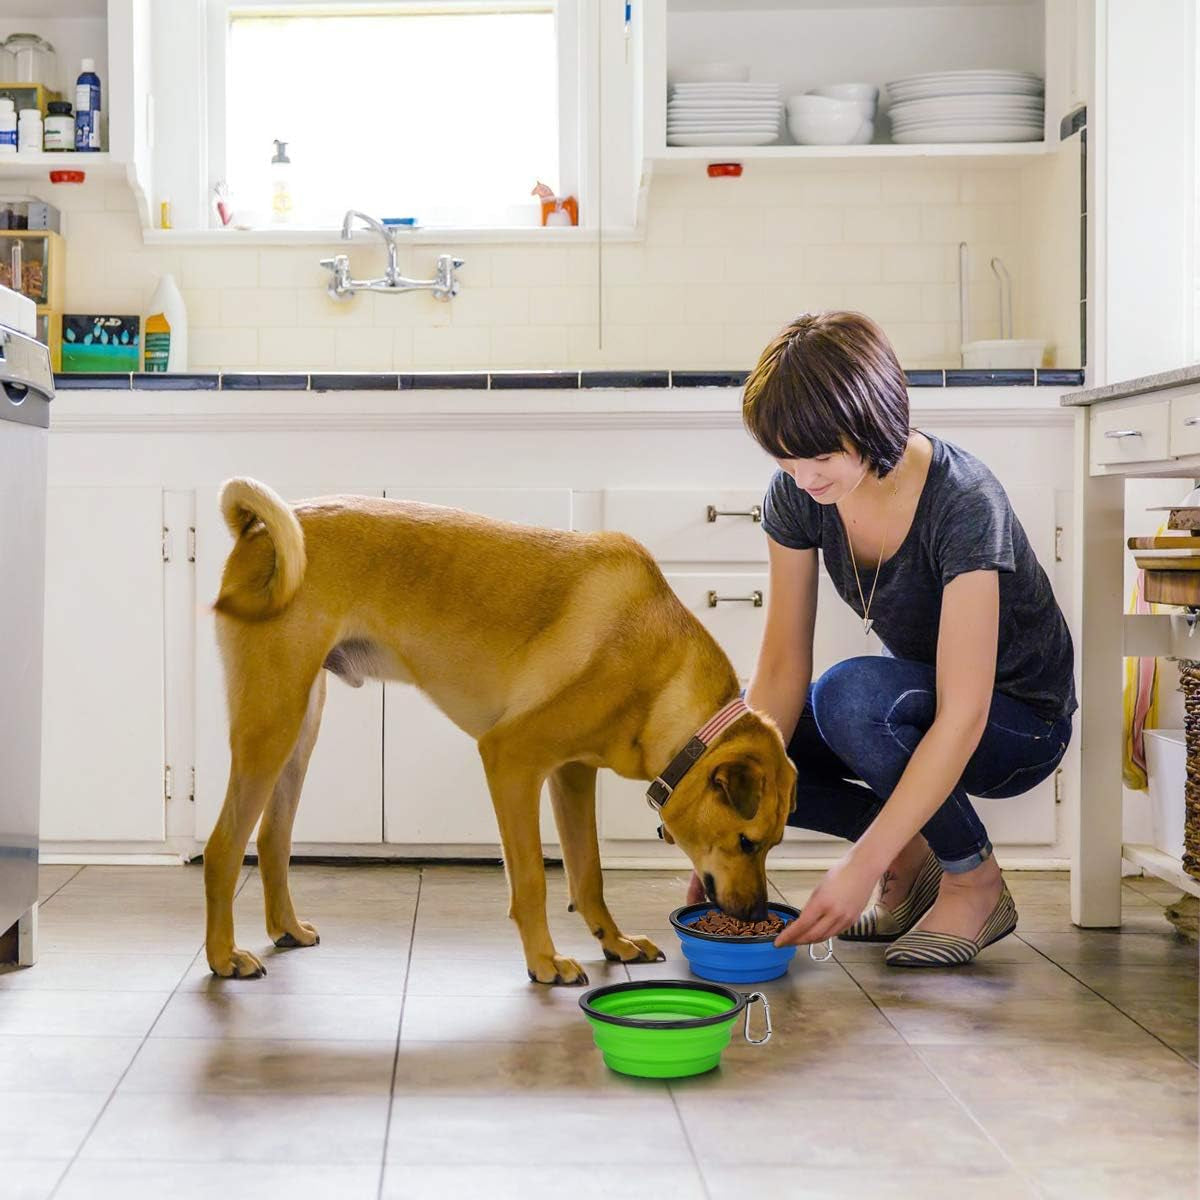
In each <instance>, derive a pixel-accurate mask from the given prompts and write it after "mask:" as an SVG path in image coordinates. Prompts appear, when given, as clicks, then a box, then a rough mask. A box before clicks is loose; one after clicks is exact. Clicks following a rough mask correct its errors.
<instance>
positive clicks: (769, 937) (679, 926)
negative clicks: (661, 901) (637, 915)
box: [671, 901, 800, 983]
mask: <svg viewBox="0 0 1200 1200" xmlns="http://www.w3.org/2000/svg"><path fill="white" fill-rule="evenodd" d="M713 908H714V906H713V905H712V904H710V903H709V902H708V901H704V902H702V903H700V904H685V905H684V906H683V908H677V909H676V910H675V911H674V912H673V913H672V914H671V927H672V928H673V929H674V930H675V932H676V934H677V935H678V936H679V941H680V944H681V945H682V947H683V956H684V958H686V959H687V960H688V966H689V967H691V969H692V974H693V975H699V976H700V978H701V979H713V980H716V981H717V982H719V983H763V982H765V981H766V980H768V979H778V978H779V976H780V975H783V974H785V973H786V972H787V969H788V964H789V963H790V962H791V961H792V959H793V958H794V957H795V955H796V947H795V946H776V945H775V938H776V936H777V935H776V934H772V933H764V934H760V935H759V936H758V937H726V936H723V935H721V934H716V933H701V932H700V931H699V930H697V929H693V928H692V926H693V925H694V924H695V923H696V922H697V921H698V920H700V918H701V917H702V916H704V914H705V913H710V912H712V911H713ZM767 909H768V911H769V912H772V913H774V914H775V915H776V916H777V917H782V918H783V920H784V921H785V922H787V921H794V920H795V919H796V918H797V917H798V916H799V915H800V910H799V909H798V908H793V907H792V906H791V905H790V904H768V905H767Z"/></svg>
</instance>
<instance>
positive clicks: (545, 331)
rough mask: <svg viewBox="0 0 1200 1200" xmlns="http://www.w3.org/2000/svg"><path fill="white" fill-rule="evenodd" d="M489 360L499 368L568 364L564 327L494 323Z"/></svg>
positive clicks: (565, 330)
mask: <svg viewBox="0 0 1200 1200" xmlns="http://www.w3.org/2000/svg"><path fill="white" fill-rule="evenodd" d="M490 361H491V362H492V363H493V364H494V365H496V366H498V367H523V366H527V365H528V364H529V363H537V364H539V366H540V365H545V366H548V367H558V366H566V365H567V326H565V325H541V326H536V327H535V326H533V325H493V326H492V341H491V359H490Z"/></svg>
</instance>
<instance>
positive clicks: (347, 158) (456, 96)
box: [209, 0, 577, 229]
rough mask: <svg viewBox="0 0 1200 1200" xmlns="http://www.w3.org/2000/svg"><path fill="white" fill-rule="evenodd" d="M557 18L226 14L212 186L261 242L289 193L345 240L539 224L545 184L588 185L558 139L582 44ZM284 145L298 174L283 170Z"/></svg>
mask: <svg viewBox="0 0 1200 1200" xmlns="http://www.w3.org/2000/svg"><path fill="white" fill-rule="evenodd" d="M561 7H564V8H569V7H570V6H567V5H562V6H561ZM559 8H560V5H559V4H556V3H554V2H553V0H542V2H535V3H495V2H491V3H489V2H485V0H460V2H457V3H449V2H441V3H439V2H436V0H435V2H433V3H410V4H400V3H390V4H361V3H359V4H352V3H328V2H326V3H320V4H316V3H308V4H306V3H303V2H297V0H291V2H290V3H283V2H280V3H277V4H276V3H268V4H261V3H260V4H256V5H253V6H243V5H238V4H236V3H231V2H228V0H215V2H214V4H213V10H212V23H211V24H210V42H209V57H210V81H211V82H212V83H213V84H214V85H215V86H213V87H212V88H211V90H210V109H209V127H210V175H211V178H212V180H213V181H215V180H216V179H219V178H223V179H224V180H225V181H226V183H227V185H228V187H229V191H230V201H231V204H232V207H233V210H234V212H235V214H236V215H237V218H238V221H239V223H243V222H245V223H247V224H249V225H251V226H253V227H255V228H269V227H279V225H278V223H277V222H273V215H272V207H273V206H272V197H273V193H274V190H275V188H276V187H277V186H278V183H277V181H278V180H280V179H282V180H285V181H286V190H287V193H288V197H289V199H290V205H291V212H290V219H289V220H288V222H287V224H289V225H291V226H293V227H297V228H307V229H314V228H329V227H336V226H339V225H340V223H341V219H342V215H343V214H344V213H345V211H346V210H347V209H348V208H357V209H361V210H363V211H365V212H368V213H371V214H373V215H377V216H380V217H387V218H401V219H402V218H415V219H416V221H417V222H418V223H419V224H420V225H425V226H454V227H460V228H468V227H499V228H506V227H512V226H522V225H535V224H537V223H538V220H539V210H538V205H537V202H536V200H535V199H534V198H533V197H531V196H530V191H531V189H532V188H533V186H534V183H535V182H536V181H538V180H541V181H543V182H545V183H547V184H549V185H550V186H551V187H552V188H554V189H556V190H560V191H564V192H569V191H572V190H575V188H574V182H575V179H576V178H577V166H576V163H575V161H574V160H575V159H576V157H577V155H576V151H575V139H574V137H573V136H572V130H570V129H563V128H560V125H562V124H566V122H560V108H561V105H560V93H561V92H562V91H564V90H569V88H570V80H571V78H572V76H573V74H574V71H575V63H574V61H568V60H570V59H571V58H572V55H571V52H570V51H571V48H572V38H573V37H574V30H573V24H572V21H571V13H570V12H567V13H566V14H565V15H566V17H567V19H566V20H565V21H564V19H563V17H564V13H563V12H560V11H559ZM564 26H566V27H567V28H566V30H565V35H564ZM564 45H566V46H567V47H568V49H567V51H566V52H564V50H563V46H564ZM213 60H216V61H213ZM564 72H566V74H565V75H564V74H563V73H564ZM564 80H565V81H566V87H565V88H564ZM222 84H223V85H222ZM276 140H278V141H280V142H286V144H287V148H286V158H287V159H288V160H289V161H288V163H287V164H286V165H284V164H276V165H275V166H273V165H272V158H273V157H276V150H275V142H276Z"/></svg>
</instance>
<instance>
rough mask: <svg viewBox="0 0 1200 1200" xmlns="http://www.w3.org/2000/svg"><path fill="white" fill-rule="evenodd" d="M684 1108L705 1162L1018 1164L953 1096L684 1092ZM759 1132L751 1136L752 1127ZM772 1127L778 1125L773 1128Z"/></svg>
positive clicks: (931, 1167)
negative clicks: (908, 1098)
mask: <svg viewBox="0 0 1200 1200" xmlns="http://www.w3.org/2000/svg"><path fill="white" fill-rule="evenodd" d="M677 1100H678V1104H679V1112H680V1115H681V1116H682V1118H683V1122H684V1125H685V1126H686V1128H687V1131H688V1136H689V1138H690V1139H691V1143H692V1145H693V1147H694V1148H695V1151H696V1156H697V1158H698V1159H699V1161H700V1164H701V1166H702V1167H704V1168H706V1169H707V1168H709V1167H711V1166H721V1165H733V1164H742V1163H745V1164H751V1165H757V1166H795V1167H797V1168H819V1167H826V1168H832V1167H853V1168H863V1167H865V1166H867V1165H868V1164H869V1165H870V1167H871V1168H873V1169H875V1170H883V1169H886V1168H889V1167H899V1168H905V1167H911V1166H912V1164H913V1163H914V1162H916V1163H920V1164H921V1165H922V1166H923V1167H925V1168H926V1169H927V1170H928V1171H930V1172H934V1171H940V1170H958V1169H962V1168H965V1167H967V1166H968V1165H969V1167H970V1169H974V1170H976V1171H980V1172H985V1173H986V1172H991V1171H999V1170H1006V1169H1009V1167H1010V1164H1009V1163H1007V1162H1006V1161H1005V1160H1004V1158H1003V1157H1002V1156H1001V1154H1000V1153H999V1151H997V1150H996V1149H995V1147H994V1146H993V1145H992V1144H991V1143H990V1142H989V1141H988V1140H987V1138H986V1137H985V1136H984V1135H983V1134H982V1133H981V1132H980V1130H979V1128H978V1126H977V1125H976V1124H975V1123H974V1122H973V1121H972V1120H971V1119H970V1117H969V1116H967V1114H966V1113H964V1112H963V1110H962V1109H961V1108H960V1107H959V1106H958V1105H957V1104H955V1103H954V1102H953V1101H952V1100H950V1099H949V1098H942V1099H929V1100H922V1101H921V1102H920V1103H910V1102H905V1101H897V1100H885V1099H877V1100H875V1101H873V1102H871V1103H870V1104H863V1103H862V1102H861V1101H860V1100H836V1099H830V1098H828V1097H825V1096H820V1097H813V1096H802V1095H797V1096H796V1097H794V1098H792V1099H782V1098H778V1097H776V1098H773V1099H742V1098H738V1099H726V1098H725V1097H724V1096H720V1095H718V1094H717V1093H715V1092H714V1093H711V1094H703V1093H699V1092H686V1093H684V1092H681V1093H679V1094H678V1095H677ZM748 1130H754V1131H756V1136H752V1137H748V1136H746V1131H748ZM767 1131H773V1135H772V1133H769V1132H767Z"/></svg>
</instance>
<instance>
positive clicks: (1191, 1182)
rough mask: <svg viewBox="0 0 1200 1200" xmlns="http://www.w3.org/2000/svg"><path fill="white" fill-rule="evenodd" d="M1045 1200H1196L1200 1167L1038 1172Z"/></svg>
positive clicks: (1150, 1165)
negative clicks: (1133, 1199) (1135, 1199)
mask: <svg viewBox="0 0 1200 1200" xmlns="http://www.w3.org/2000/svg"><path fill="white" fill-rule="evenodd" d="M1034 1178H1035V1179H1036V1181H1037V1184H1038V1187H1039V1189H1040V1191H1041V1195H1042V1196H1043V1197H1045V1200H1082V1198H1084V1197H1086V1200H1130V1197H1136V1198H1137V1200H1196V1197H1197V1196H1198V1195H1200V1168H1197V1166H1196V1165H1195V1164H1192V1165H1190V1166H1189V1165H1184V1166H1171V1165H1168V1164H1162V1163H1141V1164H1139V1165H1138V1166H1136V1167H1109V1168H1104V1167H1099V1168H1095V1167H1074V1168H1072V1167H1067V1168H1060V1169H1050V1170H1045V1171H1038V1172H1037V1173H1036V1174H1035V1176H1034Z"/></svg>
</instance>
